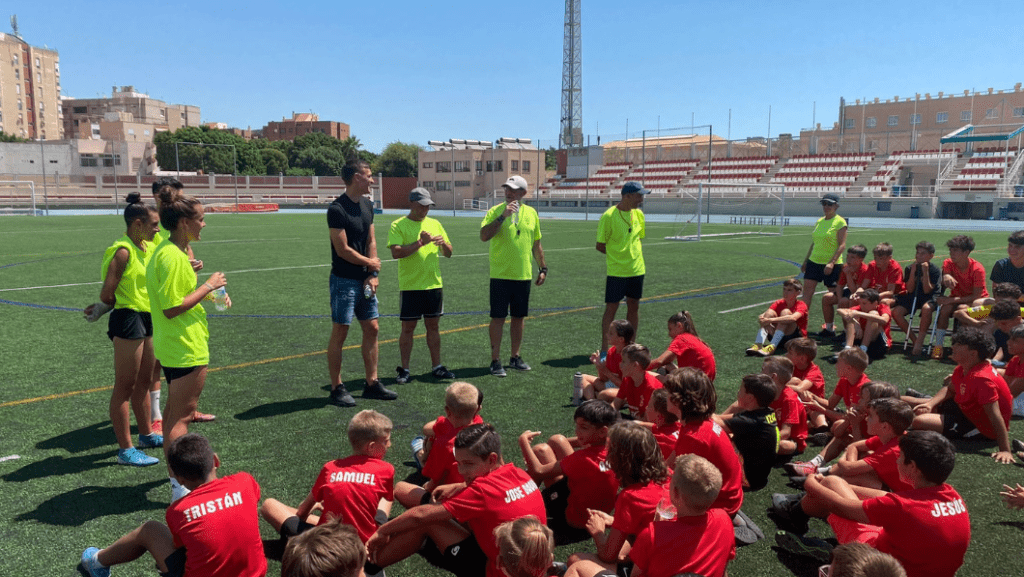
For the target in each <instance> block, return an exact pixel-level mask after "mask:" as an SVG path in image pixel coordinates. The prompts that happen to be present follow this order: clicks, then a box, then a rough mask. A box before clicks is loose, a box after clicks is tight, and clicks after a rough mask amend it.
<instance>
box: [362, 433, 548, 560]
mask: <svg viewBox="0 0 1024 577" xmlns="http://www.w3.org/2000/svg"><path fill="white" fill-rule="evenodd" d="M455 460H456V462H457V463H458V467H459V473H461V474H462V476H463V478H465V479H466V481H465V483H458V484H456V485H446V486H444V487H441V488H438V489H435V491H434V497H435V500H437V501H439V503H438V504H428V505H422V506H420V507H413V508H412V509H409V510H408V511H406V512H404V513H402V514H401V515H399V516H398V517H395V518H394V519H392V520H390V521H388V522H387V523H384V524H383V525H381V526H380V527H378V528H377V532H376V533H374V534H373V536H372V537H370V540H369V541H367V543H366V548H367V550H368V551H369V552H370V561H371V562H373V563H375V564H376V565H378V566H380V567H386V566H388V565H391V564H393V563H396V562H398V561H401V560H402V559H405V558H406V557H409V556H411V555H413V554H415V553H417V552H420V553H421V554H422V555H423V556H424V557H426V558H427V560H428V561H430V562H431V563H432V564H434V565H436V566H438V567H440V568H442V569H444V570H446V571H449V572H451V573H454V574H455V575H457V576H459V577H480V576H481V575H485V574H486V576H487V577H501V575H502V573H501V569H499V567H498V544H497V541H496V539H495V537H494V529H496V528H497V527H498V526H499V525H501V524H502V523H504V522H506V521H512V520H515V519H518V518H520V517H525V516H526V515H533V516H534V517H537V518H538V519H544V518H545V517H546V514H545V511H544V498H543V497H542V496H541V492H540V491H538V490H537V483H535V482H534V481H533V479H531V478H530V476H529V475H528V474H527V473H526V471H523V470H522V469H520V468H518V467H516V466H515V465H513V464H512V463H504V462H503V461H502V458H501V437H499V436H498V433H497V431H495V430H494V427H493V426H491V425H489V424H486V423H485V424H480V425H470V426H468V427H466V428H465V429H462V430H461V431H459V434H458V435H457V436H456V437H455ZM424 543H425V544H426V545H425V546H424Z"/></svg>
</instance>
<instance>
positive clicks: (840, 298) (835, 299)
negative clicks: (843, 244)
mask: <svg viewBox="0 0 1024 577" xmlns="http://www.w3.org/2000/svg"><path fill="white" fill-rule="evenodd" d="M867 255H868V249H867V247H866V246H864V245H862V244H855V245H853V246H851V247H850V248H848V249H846V264H844V265H843V268H842V269H841V271H840V273H839V283H838V284H836V286H835V287H833V288H832V290H830V291H828V292H827V293H825V295H823V296H822V297H821V313H822V316H823V317H824V319H825V325H824V327H822V329H821V332H819V333H818V336H819V337H821V338H823V339H831V338H834V337H835V336H836V331H835V325H834V321H835V317H836V306H837V305H838V306H839V308H841V309H845V308H849V306H850V297H851V296H853V295H854V294H856V293H857V291H859V290H861V289H862V288H863V287H864V285H865V284H867V280H868V265H867V263H865V262H864V257H866V256H867Z"/></svg>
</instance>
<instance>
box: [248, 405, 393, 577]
mask: <svg viewBox="0 0 1024 577" xmlns="http://www.w3.org/2000/svg"><path fill="white" fill-rule="evenodd" d="M391 428H392V425H391V419H389V418H387V417H386V416H384V415H382V414H380V413H378V412H377V411H372V410H366V411H359V412H358V413H356V414H355V416H353V417H352V420H351V421H349V423H348V441H349V444H351V445H352V456H350V457H346V458H344V459H337V460H334V461H331V462H329V463H327V464H325V465H324V466H323V468H322V469H320V474H319V475H317V478H316V482H315V483H313V488H312V489H311V490H310V491H309V495H307V496H306V498H305V500H303V501H302V504H300V505H299V507H298V509H295V508H292V507H289V506H288V505H285V504H283V503H281V502H280V501H278V500H276V499H267V500H266V501H264V502H263V505H262V506H261V507H260V514H261V515H262V516H263V518H264V519H266V520H267V522H268V523H270V524H271V525H272V526H273V527H274V529H276V530H277V531H278V532H279V533H281V537H283V538H285V539H287V538H289V537H293V536H295V535H298V534H300V533H302V532H304V531H306V530H308V529H310V528H312V527H314V526H316V525H320V524H323V523H326V522H328V521H329V520H331V518H333V517H340V518H342V519H344V520H345V522H346V523H348V524H349V525H352V526H353V527H355V528H356V531H357V532H358V533H359V538H360V539H362V540H363V542H364V543H365V542H366V540H367V539H369V538H370V535H372V534H373V532H374V531H375V530H376V529H377V525H379V524H380V523H383V522H384V521H386V520H387V518H388V513H390V511H391V502H392V501H393V500H394V479H395V468H394V467H393V466H392V465H391V463H388V462H386V461H383V460H382V459H383V458H384V455H385V454H386V453H387V451H388V448H389V447H390V446H391ZM317 503H320V505H321V507H322V509H323V510H322V512H321V513H320V514H319V515H312V514H311V512H312V511H313V509H314V507H315V506H316V505H317ZM370 573H376V571H370Z"/></svg>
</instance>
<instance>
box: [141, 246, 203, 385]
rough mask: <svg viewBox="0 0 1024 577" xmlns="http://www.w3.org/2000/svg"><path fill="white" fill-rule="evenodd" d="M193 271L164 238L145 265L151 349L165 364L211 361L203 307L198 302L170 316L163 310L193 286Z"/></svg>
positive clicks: (182, 365)
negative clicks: (149, 312)
mask: <svg viewBox="0 0 1024 577" xmlns="http://www.w3.org/2000/svg"><path fill="white" fill-rule="evenodd" d="M196 280H197V277H196V273H195V271H193V270H192V265H191V264H189V262H188V255H187V254H185V253H184V252H183V251H182V250H181V249H180V248H178V245H176V244H174V243H173V242H171V241H170V239H168V240H165V241H163V242H162V243H160V244H159V245H157V247H156V249H155V250H153V255H152V256H151V257H150V259H149V266H148V267H147V268H146V288H147V289H148V291H149V306H150V310H151V311H152V312H151V314H152V315H153V352H154V353H155V354H156V358H157V360H158V361H160V364H161V365H163V366H165V367H175V368H188V367H198V366H202V365H207V364H209V363H210V348H209V341H210V331H209V329H208V328H207V326H206V310H205V309H203V307H202V305H200V304H197V305H196V306H194V307H192V308H190V309H189V310H187V311H185V312H183V313H181V314H180V315H178V316H176V317H174V318H173V319H169V318H167V316H166V315H164V311H165V310H167V309H169V308H172V307H176V306H179V305H181V303H182V302H184V300H185V297H186V296H188V295H189V294H191V293H192V292H193V291H194V290H196Z"/></svg>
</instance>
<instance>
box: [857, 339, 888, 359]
mask: <svg viewBox="0 0 1024 577" xmlns="http://www.w3.org/2000/svg"><path fill="white" fill-rule="evenodd" d="M859 344H864V343H863V342H861V343H859ZM867 347H868V359H870V360H872V361H877V360H878V359H881V358H884V357H885V355H886V354H887V353H888V352H889V341H888V340H886V338H885V333H879V334H878V336H877V337H875V338H874V340H872V341H871V342H870V343H868V345H867Z"/></svg>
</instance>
